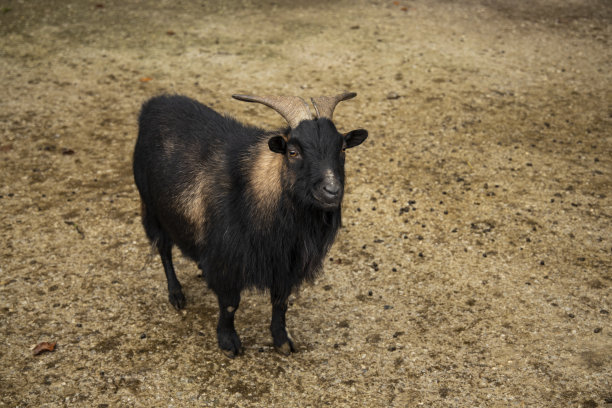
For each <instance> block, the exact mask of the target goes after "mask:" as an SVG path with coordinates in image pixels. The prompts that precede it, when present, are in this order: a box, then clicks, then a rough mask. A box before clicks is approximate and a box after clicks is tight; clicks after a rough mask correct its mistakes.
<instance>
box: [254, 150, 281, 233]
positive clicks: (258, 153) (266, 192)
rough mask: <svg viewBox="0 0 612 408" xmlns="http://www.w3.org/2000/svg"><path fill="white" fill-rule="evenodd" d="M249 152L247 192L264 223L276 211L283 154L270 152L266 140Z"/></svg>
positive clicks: (258, 216) (279, 192)
mask: <svg viewBox="0 0 612 408" xmlns="http://www.w3.org/2000/svg"><path fill="white" fill-rule="evenodd" d="M251 154H252V157H254V160H253V161H252V162H251V163H252V164H251V166H252V167H251V168H250V169H249V172H250V177H249V190H250V191H249V193H250V195H251V198H252V199H253V208H254V210H255V211H256V214H255V215H256V216H257V218H258V219H259V220H261V221H262V223H264V224H265V222H266V221H268V220H270V219H271V217H272V215H273V214H274V211H276V207H277V205H278V201H279V198H280V195H281V189H282V186H281V171H282V170H283V156H282V155H280V154H278V153H274V152H272V151H271V150H270V148H269V147H268V141H267V140H264V141H262V142H261V143H259V144H258V145H256V146H255V148H254V149H253V151H252V153H251Z"/></svg>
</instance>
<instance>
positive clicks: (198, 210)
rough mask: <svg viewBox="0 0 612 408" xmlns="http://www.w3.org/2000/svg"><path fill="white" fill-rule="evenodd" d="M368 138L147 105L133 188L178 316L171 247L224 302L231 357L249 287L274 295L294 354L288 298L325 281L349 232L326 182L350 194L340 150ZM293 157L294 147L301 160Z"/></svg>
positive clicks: (186, 105) (174, 104)
mask: <svg viewBox="0 0 612 408" xmlns="http://www.w3.org/2000/svg"><path fill="white" fill-rule="evenodd" d="M351 136H352V138H351ZM366 136H367V132H365V131H363V130H358V131H354V132H351V133H349V134H347V135H341V134H340V133H338V132H337V131H336V129H335V127H334V125H333V123H332V122H331V121H330V120H328V119H318V120H309V121H303V122H302V123H300V125H299V126H297V128H296V129H285V130H282V131H279V132H268V131H264V130H262V129H259V128H255V127H250V126H245V125H243V124H241V123H239V122H237V121H236V120H234V119H232V118H229V117H226V116H222V115H220V114H218V113H217V112H215V111H213V110H212V109H210V108H208V107H206V106H204V105H202V104H200V103H198V102H197V101H194V100H192V99H189V98H187V97H183V96H159V97H156V98H153V99H151V100H149V101H148V102H146V103H145V104H144V105H143V107H142V111H141V113H140V118H139V133H138V140H137V142H136V147H135V151H134V179H135V182H136V186H137V187H138V190H139V192H140V196H141V199H142V208H143V211H142V221H143V225H144V228H145V231H146V233H147V236H148V238H149V240H151V242H152V243H153V244H154V245H155V246H156V247H157V248H158V250H159V253H160V256H161V260H162V264H163V266H164V270H165V273H166V277H167V280H168V291H169V299H170V302H171V303H172V304H173V305H174V306H175V307H176V308H178V309H180V308H183V307H184V306H185V297H184V295H183V292H182V288H181V285H180V283H179V281H178V279H177V278H176V275H175V272H174V268H173V265H172V251H171V250H172V247H173V245H176V246H178V247H179V248H180V249H181V251H182V252H183V253H184V254H185V255H187V256H188V257H189V258H191V259H193V260H194V261H195V262H196V263H197V264H198V266H199V268H200V269H201V270H202V272H203V276H204V277H205V279H206V282H207V283H208V286H209V287H210V289H211V290H213V291H214V292H215V294H216V295H217V297H218V299H219V308H220V315H219V323H218V326H217V335H218V340H219V346H220V347H221V349H222V350H224V351H225V352H226V354H228V355H229V356H230V357H233V356H234V355H236V354H238V353H240V352H241V343H240V339H239V338H238V335H237V334H236V331H235V329H234V313H235V312H236V310H237V308H238V305H239V302H240V292H241V291H242V290H243V289H245V288H257V289H260V290H267V291H269V293H270V296H271V300H272V304H273V313H272V323H271V327H270V329H271V331H272V336H273V339H274V344H275V346H276V347H277V348H278V349H279V350H280V351H281V352H283V353H288V352H290V351H295V349H294V346H293V343H292V342H291V340H290V339H289V338H288V336H287V333H286V329H285V312H286V310H287V299H288V297H289V294H290V293H291V291H292V290H294V289H295V288H297V287H299V285H300V284H301V283H302V282H304V281H311V280H313V279H314V278H315V277H316V276H317V274H318V273H319V272H320V270H321V265H322V261H323V259H324V257H325V254H326V253H327V251H328V250H329V248H330V246H331V245H332V243H333V241H334V238H335V236H336V232H337V231H338V228H339V227H340V223H341V220H340V213H341V207H340V202H341V195H340V197H335V198H334V199H333V200H335V201H334V203H336V202H337V203H336V204H333V205H332V204H329V203H324V204H321V203H320V198H317V197H319V196H321V194H323V193H321V192H322V191H324V190H322V188H327V189H328V190H329V189H330V187H329V185H327V186H326V185H325V181H324V180H323V179H324V175H323V173H324V171H327V172H328V173H329V174H333V175H334V176H335V180H337V182H338V183H339V184H340V185H341V186H343V184H344V153H343V147H352V145H356V144H359V143H361V141H363V139H365V137H366ZM281 139H282V140H281ZM351 140H352V143H351ZM283 146H284V147H283ZM273 147H274V151H273V150H272V149H273ZM288 150H293V151H295V150H298V151H299V154H300V157H299V160H298V159H294V158H293V157H291V156H290V154H289V153H288ZM291 154H293V153H291ZM320 185H323V187H320ZM341 193H342V191H340V194H341ZM323 195H324V194H323ZM330 200H331V199H330Z"/></svg>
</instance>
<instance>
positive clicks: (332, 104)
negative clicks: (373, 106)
mask: <svg viewBox="0 0 612 408" xmlns="http://www.w3.org/2000/svg"><path fill="white" fill-rule="evenodd" d="M355 96H357V94H356V93H355V92H345V93H343V94H339V95H336V96H319V97H317V98H310V100H311V101H312V104H313V105H314V107H315V110H316V111H317V117H319V118H327V119H329V120H331V119H332V116H334V109H335V108H336V105H337V104H338V103H339V102H342V101H346V100H347V99H351V98H354V97H355Z"/></svg>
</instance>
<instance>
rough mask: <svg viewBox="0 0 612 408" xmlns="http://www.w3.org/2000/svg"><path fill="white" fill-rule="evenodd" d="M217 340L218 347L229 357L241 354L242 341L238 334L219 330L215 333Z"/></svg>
mask: <svg viewBox="0 0 612 408" xmlns="http://www.w3.org/2000/svg"><path fill="white" fill-rule="evenodd" d="M217 336H218V340H219V348H220V349H221V351H222V352H223V354H225V355H226V356H228V357H229V358H234V357H236V356H237V355H239V354H242V342H241V341H240V337H238V334H237V333H236V332H235V331H233V332H220V333H218V334H217Z"/></svg>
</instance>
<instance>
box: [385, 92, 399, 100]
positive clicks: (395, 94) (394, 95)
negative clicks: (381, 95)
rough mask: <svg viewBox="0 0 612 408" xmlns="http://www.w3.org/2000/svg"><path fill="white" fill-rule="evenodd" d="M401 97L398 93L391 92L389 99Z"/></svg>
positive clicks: (388, 95)
mask: <svg viewBox="0 0 612 408" xmlns="http://www.w3.org/2000/svg"><path fill="white" fill-rule="evenodd" d="M399 98H400V96H399V94H398V93H397V92H389V93H388V94H387V99H399Z"/></svg>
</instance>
